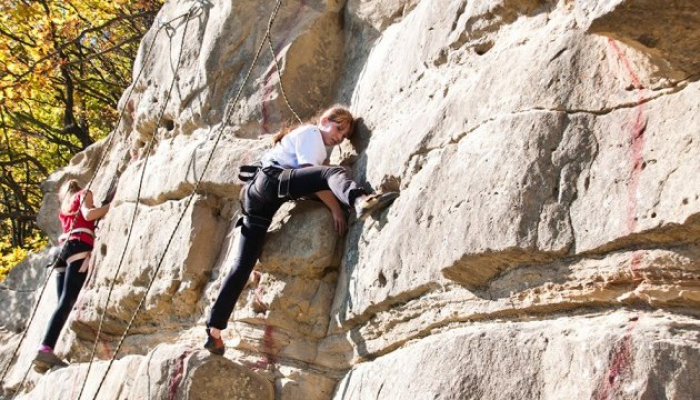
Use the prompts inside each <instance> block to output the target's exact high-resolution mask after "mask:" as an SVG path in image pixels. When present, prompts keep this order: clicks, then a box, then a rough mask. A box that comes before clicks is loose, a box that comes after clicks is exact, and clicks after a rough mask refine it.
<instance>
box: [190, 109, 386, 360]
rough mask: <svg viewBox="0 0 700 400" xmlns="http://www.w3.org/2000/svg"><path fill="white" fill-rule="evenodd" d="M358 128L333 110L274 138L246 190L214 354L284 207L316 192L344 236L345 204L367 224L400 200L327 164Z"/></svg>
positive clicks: (214, 325) (210, 343)
mask: <svg viewBox="0 0 700 400" xmlns="http://www.w3.org/2000/svg"><path fill="white" fill-rule="evenodd" d="M354 129H355V120H354V118H353V116H352V114H351V113H350V111H348V110H347V108H345V107H342V106H334V107H331V108H329V109H328V110H326V111H325V112H323V114H321V117H320V118H319V120H318V122H317V124H315V125H312V124H306V125H301V126H299V127H297V128H296V129H291V130H282V131H280V132H279V133H277V134H276V135H275V137H274V139H273V143H274V147H273V148H272V149H271V150H269V151H268V152H267V153H265V155H264V156H263V157H262V160H261V163H262V166H261V167H260V169H259V170H256V172H255V173H254V176H252V177H251V179H250V180H249V181H248V183H247V184H246V185H245V186H244V188H243V190H242V191H241V210H242V213H243V215H244V217H243V218H241V219H240V220H239V221H238V223H237V224H238V225H239V226H241V238H240V240H239V243H238V253H237V255H236V257H235V263H234V265H233V266H232V267H231V270H230V271H229V274H228V276H227V277H226V278H225V279H224V282H223V284H222V285H221V289H220V290H219V294H218V296H217V298H216V301H215V302H214V304H213V305H212V308H211V311H210V313H209V318H208V319H207V329H206V332H207V341H206V343H205V345H204V347H205V348H206V349H207V350H209V351H210V352H211V353H213V354H219V355H222V354H224V352H225V350H226V348H225V346H224V343H223V341H222V340H221V331H222V330H224V329H226V326H227V323H228V319H229V318H230V316H231V313H232V312H233V308H234V306H235V304H236V301H237V300H238V297H239V296H240V294H241V292H242V291H243V288H244V287H245V284H246V282H247V281H248V277H249V276H250V274H251V272H252V271H253V267H254V266H255V263H256V262H257V260H258V258H259V257H260V253H261V252H262V247H263V244H264V242H265V236H266V234H267V228H268V227H269V226H270V223H271V222H272V217H273V216H274V215H275V213H276V212H277V210H278V209H279V208H280V206H282V204H284V203H285V202H287V201H289V200H295V199H299V198H302V197H306V196H310V195H313V194H315V195H316V196H318V198H320V199H321V201H323V203H324V204H325V205H326V206H327V207H328V208H329V209H330V211H331V214H332V215H333V223H334V225H335V229H336V230H337V232H338V234H340V235H343V234H344V233H345V230H346V229H347V220H346V216H345V213H344V212H343V209H342V208H341V206H340V203H342V204H344V205H345V206H347V207H349V208H352V209H354V210H355V212H356V214H357V217H358V218H359V219H361V220H364V219H365V218H367V217H368V216H369V215H371V214H373V213H375V212H377V211H379V210H381V209H383V208H385V207H387V206H388V205H389V204H391V202H392V201H393V200H394V199H396V198H397V197H398V193H397V192H385V193H368V192H367V191H365V190H364V189H363V188H361V187H360V186H359V185H358V184H357V183H355V182H354V181H353V180H352V179H350V178H349V176H348V174H347V171H346V170H345V168H343V167H340V166H325V165H324V163H325V161H326V158H327V154H328V153H327V151H326V147H333V146H336V145H338V144H340V143H341V142H342V141H343V140H345V139H346V138H348V137H349V136H350V135H352V133H353V132H354ZM339 202H340V203H339Z"/></svg>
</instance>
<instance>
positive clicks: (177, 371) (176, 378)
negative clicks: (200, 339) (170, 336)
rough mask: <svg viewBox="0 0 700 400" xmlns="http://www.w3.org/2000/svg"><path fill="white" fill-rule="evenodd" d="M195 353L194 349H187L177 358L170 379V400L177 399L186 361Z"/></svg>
mask: <svg viewBox="0 0 700 400" xmlns="http://www.w3.org/2000/svg"><path fill="white" fill-rule="evenodd" d="M193 351H194V350H192V349H187V350H185V351H184V352H182V354H180V357H178V358H177V363H176V364H175V368H174V370H173V374H172V375H171V376H170V379H168V400H175V399H176V398H177V388H178V386H180V382H182V377H183V375H184V372H185V361H186V360H187V357H189V356H190V354H192V352H193Z"/></svg>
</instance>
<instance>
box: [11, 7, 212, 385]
mask: <svg viewBox="0 0 700 400" xmlns="http://www.w3.org/2000/svg"><path fill="white" fill-rule="evenodd" d="M197 4H201V2H198V3H197ZM185 15H187V13H186V14H183V15H181V16H178V17H176V18H173V19H171V20H170V21H167V22H166V23H165V24H164V25H161V27H159V29H158V31H156V34H155V35H154V37H153V40H152V41H151V43H150V45H149V47H148V51H147V53H146V56H145V58H144V60H147V59H148V58H149V56H150V54H151V51H152V49H153V44H154V42H155V39H156V38H157V33H158V32H159V31H160V30H161V29H163V27H165V26H167V24H170V23H172V22H174V21H176V20H177V19H180V18H182V17H183V16H185ZM144 69H145V68H142V69H141V70H140V71H139V73H138V75H137V77H136V79H135V80H134V82H138V81H139V79H140V77H141V75H142V73H143V71H144ZM134 87H135V85H131V86H130V87H129V89H128V91H127V96H126V100H125V102H124V104H125V107H124V108H122V110H121V112H120V113H119V117H118V118H117V122H116V123H115V131H116V130H118V129H119V125H120V123H121V121H122V119H123V117H124V113H125V110H126V108H127V107H128V106H127V105H128V104H129V100H130V99H131V95H132V94H133V91H134ZM115 136H116V134H115V133H113V134H111V135H109V139H108V140H107V144H106V146H105V148H104V150H103V151H102V154H101V155H100V158H99V161H98V163H97V167H96V168H95V172H94V173H93V175H92V176H91V178H90V180H89V181H88V184H87V185H86V187H85V191H86V192H87V191H89V190H90V188H91V187H92V185H93V183H94V181H95V178H96V177H97V176H98V173H99V171H100V170H101V169H102V167H103V164H104V162H105V160H106V157H107V154H108V153H109V150H110V149H111V147H112V142H113V140H114V137H115ZM84 202H85V196H83V198H82V199H81V202H80V205H79V206H78V209H80V208H82V206H83V204H84ZM75 218H77V215H76V217H74V219H73V220H72V221H71V227H70V229H69V231H68V236H69V237H70V235H71V233H72V231H73V227H74V224H75ZM67 242H68V241H67V240H66V241H64V242H63V243H62V245H61V247H60V249H61V250H60V251H59V254H60V253H61V251H62V250H63V247H64V246H65V245H66V243H67ZM50 276H51V272H49V273H47V275H46V279H45V280H44V282H43V284H42V286H41V290H40V292H39V297H38V299H37V301H36V303H35V305H34V307H33V309H32V312H31V314H30V317H29V320H28V322H27V324H26V327H25V329H24V330H23V332H22V336H21V337H20V340H19V343H18V344H17V347H16V348H15V350H14V351H13V353H12V356H11V357H10V360H9V362H8V363H7V365H6V367H5V368H4V371H3V374H2V377H0V383H1V382H4V379H5V377H6V375H7V373H8V372H9V370H10V367H11V366H12V363H13V362H14V360H15V357H16V356H17V353H18V352H19V349H20V348H21V347H22V343H23V342H24V339H25V337H26V334H27V331H28V330H29V327H30V326H31V323H32V321H33V320H34V316H35V314H36V311H37V309H38V307H39V304H40V303H41V299H42V297H43V295H44V292H45V290H46V287H47V286H48V282H49V278H50ZM110 294H111V288H110ZM101 324H102V321H100V326H101ZM98 339H99V334H98V335H97V336H96V339H95V343H97V340H98ZM95 346H96V345H95ZM94 352H95V348H94V347H93V352H92V355H91V359H92V356H94ZM30 368H31V365H30V366H29V368H28V369H27V371H26V373H25V374H24V376H23V378H22V380H21V382H20V384H19V386H18V389H17V391H16V392H15V394H14V396H13V397H12V398H13V399H14V398H15V397H16V396H17V394H18V393H19V391H20V390H21V388H22V386H23V385H24V382H25V380H26V378H27V376H28V375H29V370H30Z"/></svg>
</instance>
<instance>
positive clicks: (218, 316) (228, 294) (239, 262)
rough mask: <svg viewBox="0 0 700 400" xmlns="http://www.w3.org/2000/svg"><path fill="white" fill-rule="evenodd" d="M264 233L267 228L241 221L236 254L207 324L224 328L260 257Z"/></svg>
mask: <svg viewBox="0 0 700 400" xmlns="http://www.w3.org/2000/svg"><path fill="white" fill-rule="evenodd" d="M266 234H267V228H263V227H259V226H255V225H252V224H250V223H249V222H248V221H247V219H246V220H245V221H244V222H243V225H242V226H241V236H240V239H239V242H238V254H237V255H236V259H235V261H234V263H233V266H231V270H230V271H229V273H228V275H227V276H226V279H224V282H223V284H222V285H221V289H219V295H218V296H217V298H216V301H215V302H214V305H213V306H212V308H211V312H210V313H209V318H208V319H207V326H209V327H211V328H216V329H220V330H223V329H226V326H227V324H228V319H229V318H230V317H231V313H232V312H233V308H234V306H235V305H236V302H237V301H238V297H240V295H241V292H243V288H244V287H245V285H246V283H247V282H248V277H249V276H250V273H251V272H253V267H255V263H256V262H257V261H258V258H260V254H261V253H262V248H263V244H264V242H265V235H266Z"/></svg>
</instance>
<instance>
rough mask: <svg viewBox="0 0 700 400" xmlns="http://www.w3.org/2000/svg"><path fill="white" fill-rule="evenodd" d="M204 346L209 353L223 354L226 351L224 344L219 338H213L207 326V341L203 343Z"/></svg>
mask: <svg viewBox="0 0 700 400" xmlns="http://www.w3.org/2000/svg"><path fill="white" fill-rule="evenodd" d="M204 348H205V349H207V350H209V352H210V353H211V354H216V355H217V356H223V355H224V353H225V352H226V346H225V345H224V341H223V340H221V338H218V339H217V338H215V337H213V336H212V335H211V333H210V332H209V328H207V342H206V343H204Z"/></svg>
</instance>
